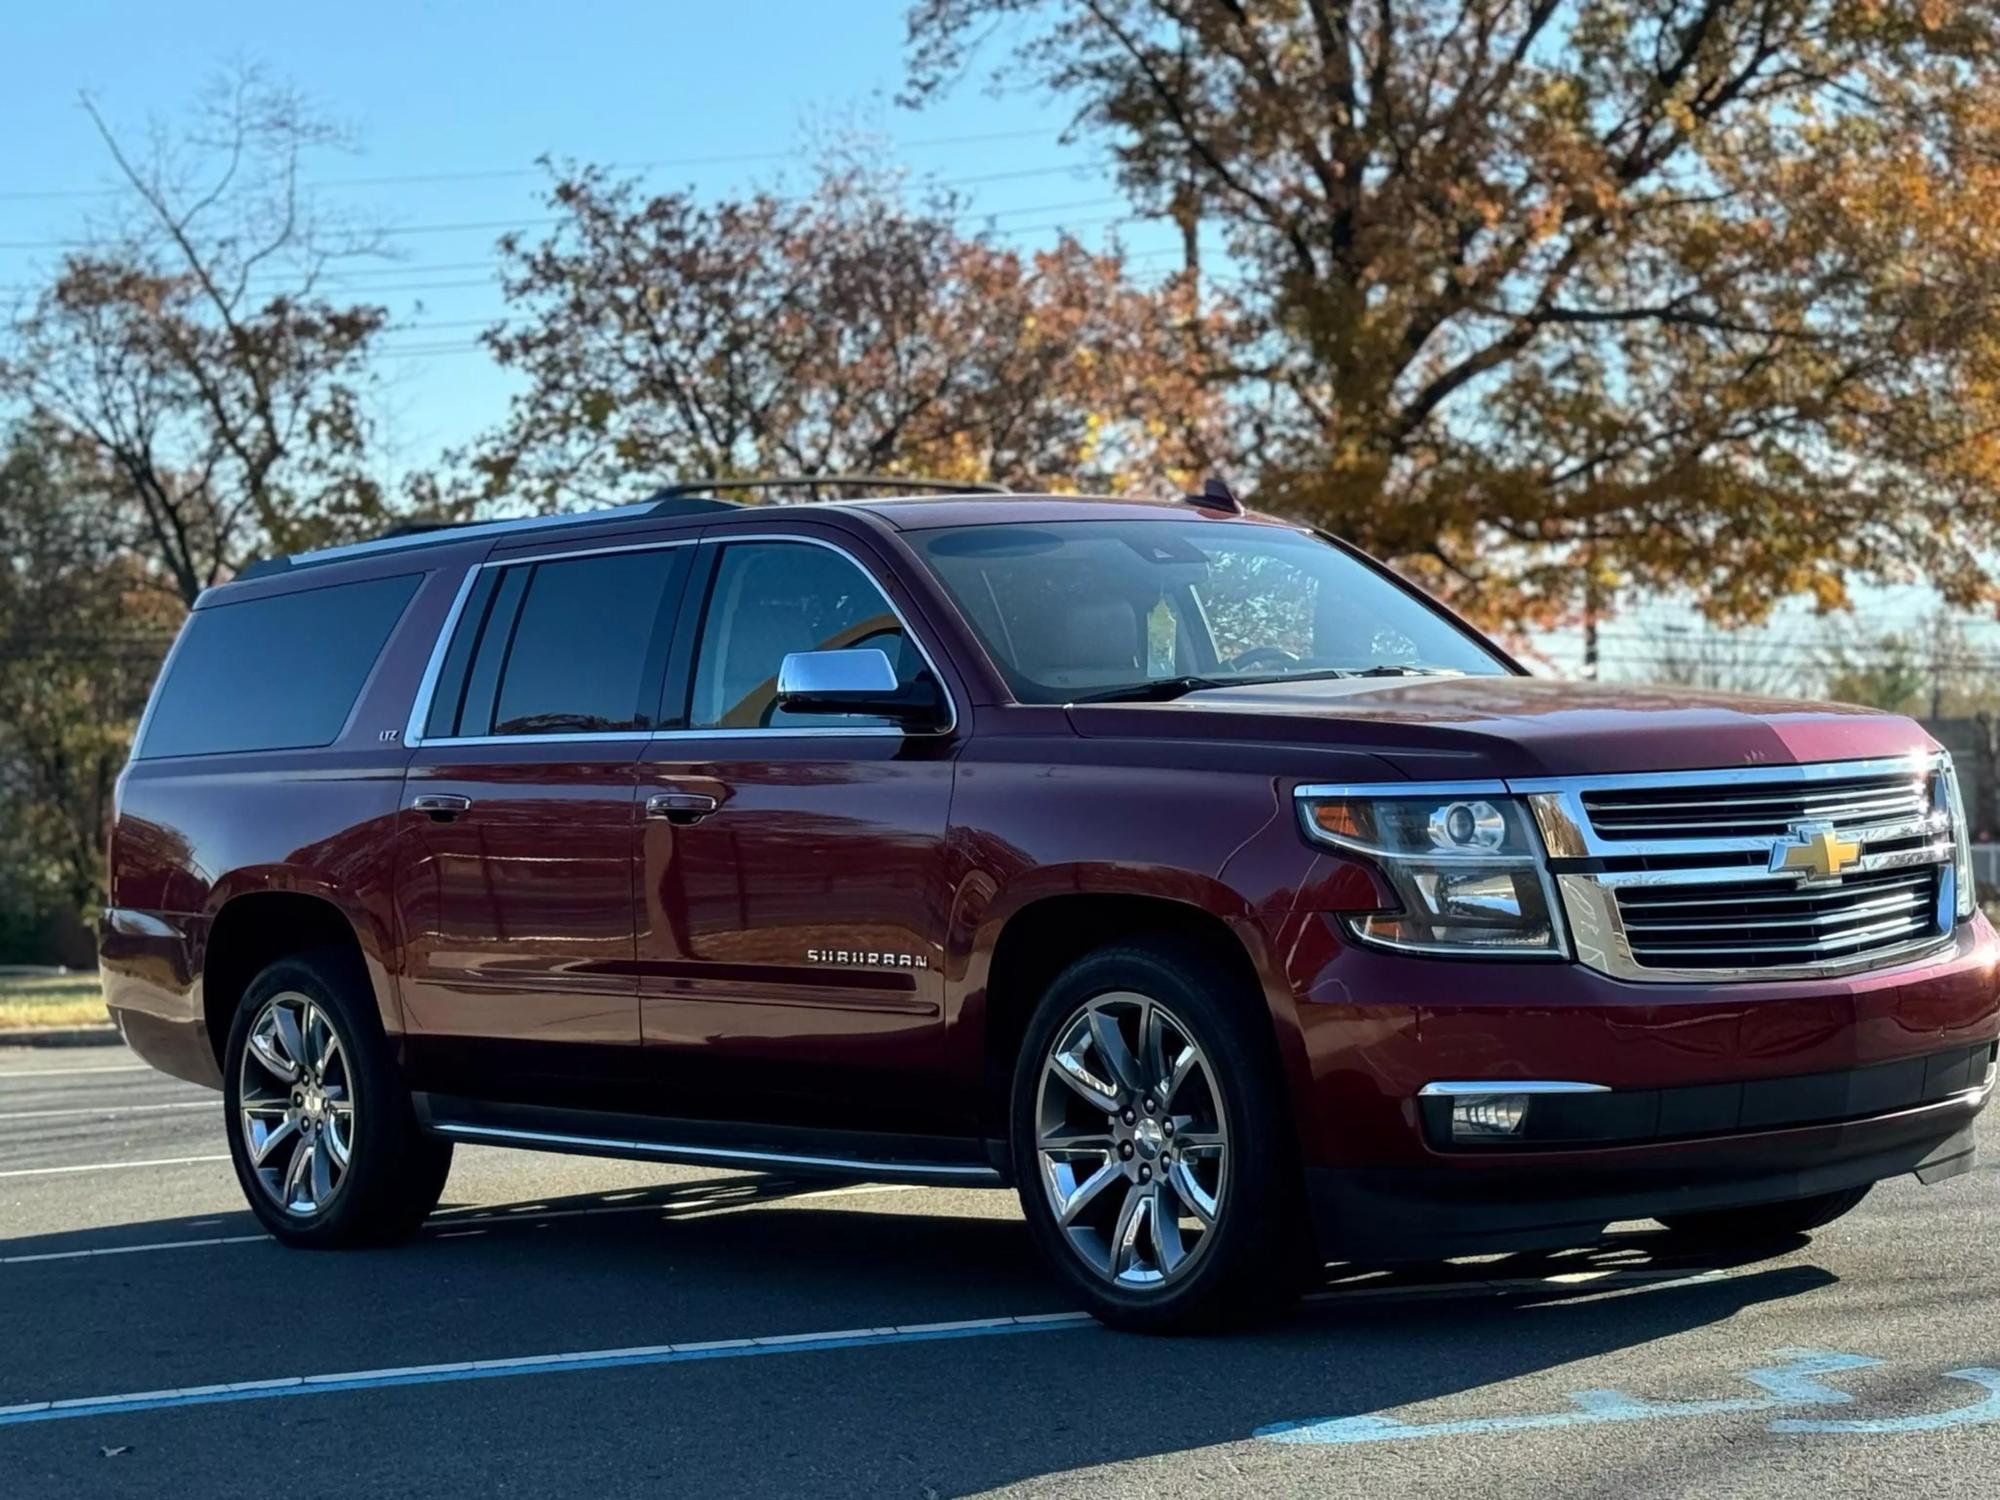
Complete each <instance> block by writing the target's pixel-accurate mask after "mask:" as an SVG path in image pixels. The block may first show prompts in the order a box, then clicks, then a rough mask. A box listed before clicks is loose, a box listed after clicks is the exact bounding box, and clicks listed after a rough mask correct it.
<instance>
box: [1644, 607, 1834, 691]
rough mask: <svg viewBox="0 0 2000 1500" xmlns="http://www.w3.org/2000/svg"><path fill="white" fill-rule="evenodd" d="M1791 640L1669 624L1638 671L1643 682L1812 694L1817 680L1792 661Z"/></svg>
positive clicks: (1657, 638) (1794, 660) (1714, 688)
mask: <svg viewBox="0 0 2000 1500" xmlns="http://www.w3.org/2000/svg"><path fill="white" fill-rule="evenodd" d="M1791 644H1793V643H1791V642H1787V641H1758V640H1755V639H1748V638H1743V637H1735V636H1727V635H1721V634H1718V633H1716V632H1715V631H1712V630H1703V629H1697V630H1687V629H1684V628H1680V627H1677V626H1672V625H1669V626H1666V627H1664V628H1663V629H1661V630H1660V631H1659V632H1658V634H1657V635H1656V636H1655V638H1654V644H1653V650H1652V652H1651V653H1650V656H1649V658H1648V659H1647V660H1646V661H1645V662H1644V663H1643V664H1641V665H1639V666H1638V667H1637V668H1636V669H1635V671H1634V672H1633V674H1632V675H1633V676H1634V677H1635V678H1636V680H1638V681H1641V682H1648V683H1656V684H1666V685H1671V686H1674V687H1690V688H1700V689H1703V690H1704V691H1708V692H1717V693H1754V694H1757V695H1759V696H1763V697H1807V696H1811V695H1812V693H1813V691H1814V687H1815V685H1816V681H1815V679H1816V676H1817V674H1816V673H1814V672H1813V671H1812V670H1811V669H1810V668H1807V669H1806V671H1805V672H1803V673H1802V672H1801V670H1800V664H1799V663H1798V661H1797V660H1796V659H1791V660H1788V659H1787V657H1786V648H1787V647H1788V646H1789V645H1791Z"/></svg>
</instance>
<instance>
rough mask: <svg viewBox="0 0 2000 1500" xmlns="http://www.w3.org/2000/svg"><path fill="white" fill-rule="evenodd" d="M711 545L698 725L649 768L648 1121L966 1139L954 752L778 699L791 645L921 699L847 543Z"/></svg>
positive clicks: (699, 644) (694, 682)
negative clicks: (950, 998)
mask: <svg viewBox="0 0 2000 1500" xmlns="http://www.w3.org/2000/svg"><path fill="white" fill-rule="evenodd" d="M704 552H705V564H706V565H705V566H704V567H703V568H702V569H700V570H698V572H697V582H696V583H695V584H693V585H692V586H691V588H690V591H689V593H690V597H689V600H688V604H687V608H686V611H685V613H684V616H683V620H682V624H681V627H680V631H679V645H678V647H677V649H676V652H675V662H674V666H673V668H672V669H671V670H670V672H669V683H670V693H669V699H670V701H671V702H672V703H673V705H674V712H673V714H671V715H663V717H668V718H672V717H674V716H676V715H677V716H678V717H679V719H680V722H681V723H682V724H684V725H686V726H687V727H686V728H684V729H678V730H671V729H670V730H666V731H663V732H662V733H660V734H658V735H656V736H655V737H654V739H653V740H652V742H651V744H650V745H649V746H648V749H647V752H646V755H645V758H644V760H643V762H642V764H641V766H640V768H639V792H638V798H639V803H640V808H641V812H642V816H641V818H640V824H639V827H640V832H639V835H638V839H637V845H636V851H637V859H636V863H637V870H638V928H639V930H638V939H637V952H638V973H639V1007H640V1018H641V1028H642V1032H643V1035H644V1039H645V1052H646V1058H647V1065H648V1070H649V1072H650V1073H651V1074H652V1075H653V1076H654V1077H655V1078H656V1079H658V1080H659V1082H660V1085H661V1086H660V1088H659V1090H658V1096H659V1097H658V1106H657V1107H658V1108H659V1109H660V1110H661V1111H662V1112H666V1113H673V1114H681V1115H707V1116H709V1117H711V1118H724V1119H762V1120H769V1121H773V1122H798V1123H804V1124H814V1125H820V1126H825V1127H828V1128H845V1129H879V1130H896V1131H909V1130H916V1131H922V1130H937V1129H945V1130H949V1129H953V1128H957V1125H958V1124H959V1123H960V1121H959V1116H960V1115H961V1114H962V1115H963V1116H964V1117H965V1119H967V1120H969V1119H970V1110H969V1108H967V1107H966V1106H969V1103H970V1101H960V1100H956V1099H948V1098H946V1097H944V1096H943V1093H942V1091H941V1090H940V1089H939V1088H938V1087H936V1086H935V1085H936V1079H937V1074H938V1069H939V1067H940V1066H941V1054H942V1040H943V1037H942V1032H943V1020H942V1017H943V979H942V975H941V973H940V972H939V965H940V963H941V962H942V957H943V941H944V935H945V921H946V916H947V913H946V912H945V911H944V910H943V909H942V908H941V902H942V896H941V893H942V892H943V891H944V889H945V887H946V879H947V873H946V869H945V863H944V837H945V829H946V823H947V820H948V818H949V814H950V810H951V778H952V762H953V757H954V755H955V753H956V747H957V742H956V740H955V739H954V738H953V737H952V736H950V735H948V734H940V735H921V734H904V733H903V732H902V731H900V730H899V729H897V728H895V727H894V726H893V725H891V724H889V723H888V722H887V721H885V720H882V719H872V718H867V717H864V716H859V715H837V716H830V717H829V716H811V717H807V716H803V715H794V714H787V713H786V712H785V711H784V710H782V709H780V708H778V706H777V704H776V701H775V684H776V678H777V674H778V668H779V665H780V664H781V662H782V660H783V658H784V655H785V654H786V653H787V652H791V651H808V650H816V649H832V648H837V647H841V646H851V645H854V644H857V643H862V642H865V643H866V644H868V645H871V646H876V647H879V648H880V649H882V650H884V651H885V652H886V653H888V655H889V657H890V660H891V661H892V662H893V663H894V664H896V666H897V669H898V673H899V676H901V677H903V679H904V680H905V682H906V683H908V684H911V685H913V686H920V685H921V684H922V683H923V682H926V681H928V682H932V683H935V681H936V676H935V671H934V669H933V668H932V666H931V664H930V661H929V659H928V657H927V656H926V655H925V654H924V652H923V651H922V649H921V647H920V646H919V645H918V644H917V643H916V642H915V641H914V640H913V639H912V638H910V637H909V635H908V630H907V626H906V624H905V622H904V621H903V619H902V617H901V615H900V614H899V613H898V612H897V611H896V609H895V607H894V605H893V604H892V603H891V602H890V600H889V598H888V596H887V595H886V594H885V593H884V592H883V590H882V589H881V587H880V586H879V584H878V583H877V582H876V581H875V579H874V578H873V576H872V575H871V574H870V573H869V572H868V571H866V570H865V569H864V568H863V567H862V566H861V564H860V563H859V562H858V561H857V560H856V559H855V557H854V556H852V555H851V554H850V553H848V552H847V551H846V550H844V549H842V548H839V547H835V546H831V545H813V544H810V543H808V542H807V541H805V540H801V539H794V540H785V539H777V538H766V539H760V540H755V541H751V540H744V541H732V542H728V543H726V544H723V543H710V544H708V545H707V546H706V547H705V548H704ZM672 685H677V686H672ZM943 691H944V690H943V688H942V686H941V685H939V686H938V692H939V693H940V694H942V693H943ZM661 798H669V799H672V800H671V802H669V803H667V804H663V805H655V804H656V803H657V802H658V799H661ZM649 807H651V809H652V815H645V813H646V811H647V809H648V808H649ZM947 1121H949V1122H950V1123H946V1122H947Z"/></svg>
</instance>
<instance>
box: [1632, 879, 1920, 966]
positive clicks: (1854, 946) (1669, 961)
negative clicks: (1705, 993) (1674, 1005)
mask: <svg viewBox="0 0 2000 1500" xmlns="http://www.w3.org/2000/svg"><path fill="white" fill-rule="evenodd" d="M1937 883H1938V868H1937V866H1935V865H1932V866H1926V867H1922V868H1917V869H1887V870H1878V871H1876V872H1874V873H1873V874H1866V875H1854V876H1849V877H1848V878H1846V879H1845V880H1843V881H1842V882H1841V883H1840V884H1839V885H1834V886H1823V887H1796V886H1792V885H1791V883H1790V882H1775V881H1770V880H1756V881H1737V882H1733V883H1718V884H1714V885H1706V884H1704V885H1634V886H1626V887H1624V888H1622V889H1620V890H1619V891H1618V893H1617V900H1618V912H1619V916H1620V918H1621V919H1622V921H1623V923H1624V928H1625V938H1626V942H1627V943H1628V944H1629V945H1630V948H1631V953H1632V958H1633V960H1634V961H1635V962H1637V963H1639V964H1641V965H1643V966H1645V967H1647V968H1659V969H1713V968H1732V969H1771V968H1789V967H1792V966H1795V965H1799V964H1819V963H1826V962H1840V961H1845V960H1856V959H1863V958H1865V957H1867V956H1869V955H1872V954H1878V953H1884V952H1892V951H1895V950H1897V949H1902V948H1906V947H1908V946H1909V945H1910V944H1911V943H1912V942H1916V941H1921V940H1924V939H1926V938H1929V937H1932V936H1934V935H1935V934H1936V932H1937V930H1938V921H1937V901H1938V892H1937ZM1774 886H1778V887H1780V888H1779V889H1773V887H1774Z"/></svg>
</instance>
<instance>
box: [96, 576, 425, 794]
mask: <svg viewBox="0 0 2000 1500" xmlns="http://www.w3.org/2000/svg"><path fill="white" fill-rule="evenodd" d="M421 579H422V575H421V574H416V573H412V574H407V575H404V576H401V577H396V578H370V579H365V580H363V581H362V582H359V583H340V584H333V585H331V586H329V587H326V588H317V589H307V590H304V591H302V592H299V593H295V594H275V595H272V596H270V597H268V598H264V599H247V600H245V601H244V602H242V603H241V604H217V605H212V606H210V607H209V608H207V609H198V610H196V611H195V612H194V613H193V614H192V615H191V616H189V618H188V623H187V625H186V627H185V628H184V630H183V632H182V635H181V640H180V644H179V645H178V646H176V647H175V648H174V654H173V660H172V664H171V665H170V666H169V668H168V670H167V675H166V678H165V680H164V681H162V682H161V684H160V689H159V693H158V696H157V700H156V701H155V703H154V705H153V709H152V714H151V717H150V719H149V720H148V722H147V724H146V731H145V737H144V739H143V740H142V741H141V742H140V744H139V746H138V749H137V750H136V751H135V752H134V754H135V756H136V758H138V759H140V760H156V759H159V758H160V757H162V756H169V755H221V754H226V753H230V752H235V751H245V750H306V749H313V748H316V747H318V746H321V745H330V744H332V743H333V742H334V741H335V740H336V739H338V738H339V737H340V731H341V729H342V727H343V726H344V725H345V724H346V723H347V717H348V715H349V714H350V713H352V712H353V711H354V702H355V699H356V698H357V697H358V696H359V695H360V693H361V687H362V684H363V683H365V682H366V681H367V680H368V673H369V672H370V670H371V669H372V668H373V667H374V665H375V660H376V658H377V657H379V656H380V655H381V654H382V648H383V646H384V645H386V644H387V643H388V640H389V632H390V631H392V630H394V629H395V628H396V622H397V621H398V620H399V619H401V618H402V615H403V611H404V610H405V609H406V608H408V607H409V603H410V600H411V598H412V597H413V596H414V595H415V594H416V591H417V584H418V583H419V582H420V581H421Z"/></svg>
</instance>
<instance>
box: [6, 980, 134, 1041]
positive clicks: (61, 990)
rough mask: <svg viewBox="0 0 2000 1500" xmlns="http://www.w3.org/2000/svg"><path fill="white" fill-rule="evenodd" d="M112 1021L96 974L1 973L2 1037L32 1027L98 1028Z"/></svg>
mask: <svg viewBox="0 0 2000 1500" xmlns="http://www.w3.org/2000/svg"><path fill="white" fill-rule="evenodd" d="M109 1019H110V1017H109V1016H107V1015H106V1014H105V1010H104V989H103V987H102V986H101V985H99V984H98V982H97V976H96V975H95V974H64V975H61V976H59V977H58V976H51V977H48V978H42V977H33V978H30V977H26V976H22V975H13V974H0V1038H4V1037H5V1036H6V1034H7V1033H8V1032H9V1031H23V1030H26V1029H27V1028H28V1027H31V1026H95V1025H101V1024H102V1023H104V1022H105V1021H108V1020H109Z"/></svg>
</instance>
